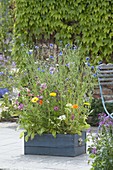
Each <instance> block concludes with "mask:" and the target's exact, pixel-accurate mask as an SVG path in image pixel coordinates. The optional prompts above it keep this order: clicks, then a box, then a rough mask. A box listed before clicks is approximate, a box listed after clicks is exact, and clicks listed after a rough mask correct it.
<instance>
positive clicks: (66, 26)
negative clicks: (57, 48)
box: [12, 0, 113, 62]
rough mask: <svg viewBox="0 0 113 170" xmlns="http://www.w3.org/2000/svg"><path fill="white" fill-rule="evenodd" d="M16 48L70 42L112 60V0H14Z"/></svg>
mask: <svg viewBox="0 0 113 170" xmlns="http://www.w3.org/2000/svg"><path fill="white" fill-rule="evenodd" d="M12 3H13V5H14V6H15V9H14V13H15V17H14V20H15V23H14V35H15V48H14V51H15V52H16V53H18V52H19V48H20V44H21V43H27V44H29V46H30V47H31V46H34V45H37V44H38V43H39V42H49V43H56V44H59V41H60V40H62V42H63V43H64V44H66V43H70V44H73V43H74V44H75V45H77V46H81V51H82V53H84V54H85V55H86V56H87V55H89V56H91V57H92V59H93V60H95V59H97V56H99V58H98V59H99V60H100V59H101V60H107V61H109V62H110V61H113V0H62V1H61V0H13V2H12Z"/></svg>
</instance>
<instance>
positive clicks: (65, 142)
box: [24, 132, 86, 156]
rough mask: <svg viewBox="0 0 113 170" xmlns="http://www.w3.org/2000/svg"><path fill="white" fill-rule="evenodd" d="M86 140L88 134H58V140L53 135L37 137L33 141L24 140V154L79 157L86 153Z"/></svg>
mask: <svg viewBox="0 0 113 170" xmlns="http://www.w3.org/2000/svg"><path fill="white" fill-rule="evenodd" d="M85 139H86V132H83V133H82V136H79V135H77V134H75V135H70V134H67V135H64V134H57V136H56V138H54V137H53V136H52V135H51V134H43V135H42V136H39V135H36V136H35V138H34V139H33V140H30V139H29V140H28V141H27V142H26V141H25V140H24V154H29V155H53V156H77V155H81V154H84V153H86V143H85ZM81 141H82V142H81Z"/></svg>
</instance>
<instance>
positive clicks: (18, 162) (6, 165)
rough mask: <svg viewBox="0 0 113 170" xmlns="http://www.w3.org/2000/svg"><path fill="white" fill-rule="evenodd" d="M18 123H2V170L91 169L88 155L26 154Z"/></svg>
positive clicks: (0, 136) (0, 135)
mask: <svg viewBox="0 0 113 170" xmlns="http://www.w3.org/2000/svg"><path fill="white" fill-rule="evenodd" d="M20 132H21V130H17V124H16V123H14V122H13V123H9V122H5V123H0V146H1V147H0V170H70V169H71V170H90V165H88V163H87V162H88V159H89V158H88V155H87V154H84V155H80V156H77V157H56V156H41V155H40V156H39V155H24V154H23V153H24V152H23V139H19V134H20Z"/></svg>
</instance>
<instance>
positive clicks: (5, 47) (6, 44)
mask: <svg viewBox="0 0 113 170" xmlns="http://www.w3.org/2000/svg"><path fill="white" fill-rule="evenodd" d="M11 1H12V0H1V2H0V14H1V17H0V26H1V27H0V52H1V53H2V54H3V55H4V56H8V55H9V54H10V52H11V46H12V43H11V41H12V32H13V18H12V14H13V10H12V9H11Z"/></svg>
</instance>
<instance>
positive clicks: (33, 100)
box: [31, 97, 39, 103]
mask: <svg viewBox="0 0 113 170" xmlns="http://www.w3.org/2000/svg"><path fill="white" fill-rule="evenodd" d="M38 100H39V99H38V97H34V98H32V99H31V101H32V102H33V103H36V102H37V101H38Z"/></svg>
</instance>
